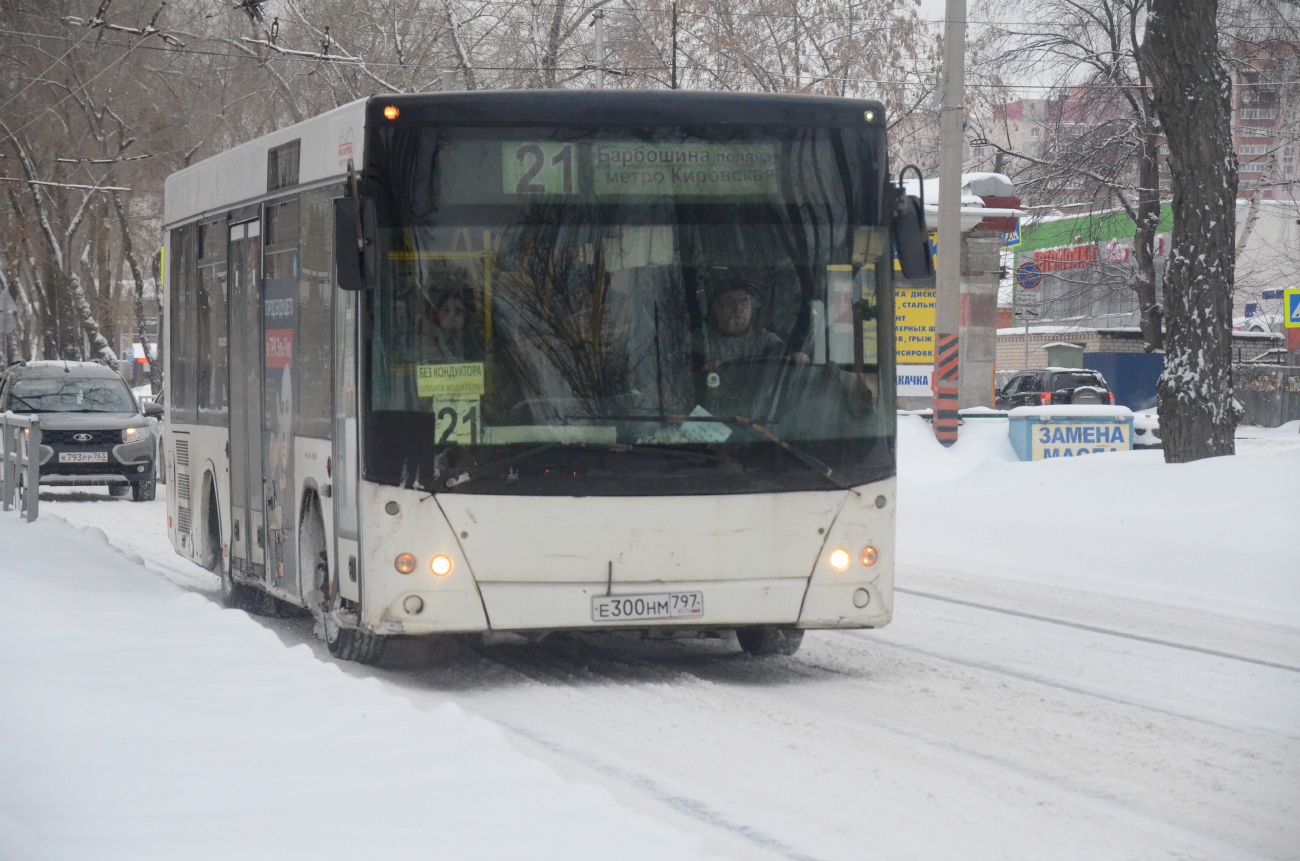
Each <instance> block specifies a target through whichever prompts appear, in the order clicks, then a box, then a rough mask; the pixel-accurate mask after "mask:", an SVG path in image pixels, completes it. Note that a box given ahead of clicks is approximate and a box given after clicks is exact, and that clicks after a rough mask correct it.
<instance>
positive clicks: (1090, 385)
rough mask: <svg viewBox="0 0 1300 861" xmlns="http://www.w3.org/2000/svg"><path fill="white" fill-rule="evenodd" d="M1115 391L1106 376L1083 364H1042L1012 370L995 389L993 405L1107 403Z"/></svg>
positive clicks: (1010, 406)
mask: <svg viewBox="0 0 1300 861" xmlns="http://www.w3.org/2000/svg"><path fill="white" fill-rule="evenodd" d="M1114 403H1115V395H1114V394H1113V393H1112V392H1111V390H1110V386H1108V385H1106V378H1105V377H1103V376H1102V375H1101V374H1099V373H1097V372H1096V371H1089V370H1086V369H1084V368H1044V369H1043V370H1041V371H1025V372H1024V373H1021V374H1016V375H1015V376H1014V377H1012V378H1011V379H1010V380H1008V381H1007V384H1006V385H1005V386H1003V387H1002V389H1001V390H1000V391H999V392H998V398H997V408H998V409H1000V410H1009V409H1011V408H1013V407H1048V406H1056V405H1059V404H1091V405H1093V406H1097V405H1100V406H1110V405H1112V404H1114Z"/></svg>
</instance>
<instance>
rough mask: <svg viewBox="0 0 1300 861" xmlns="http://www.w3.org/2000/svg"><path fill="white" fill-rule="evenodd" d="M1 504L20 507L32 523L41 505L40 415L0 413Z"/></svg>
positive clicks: (7, 508) (7, 507)
mask: <svg viewBox="0 0 1300 861" xmlns="http://www.w3.org/2000/svg"><path fill="white" fill-rule="evenodd" d="M0 504H3V508H4V510H5V511H10V510H12V509H13V508H15V507H17V508H18V509H19V513H20V514H23V515H25V516H26V517H27V522H28V523H31V522H32V521H33V520H35V519H36V517H37V515H38V514H40V506H41V419H40V416H36V415H24V416H20V415H16V414H15V413H12V412H6V413H4V414H2V415H0Z"/></svg>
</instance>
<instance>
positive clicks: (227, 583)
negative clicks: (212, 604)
mask: <svg viewBox="0 0 1300 861" xmlns="http://www.w3.org/2000/svg"><path fill="white" fill-rule="evenodd" d="M212 571H213V573H214V574H216V575H217V576H218V577H220V578H221V603H222V604H223V605H225V606H226V607H229V608H230V609H232V610H246V611H248V612H250V613H255V612H257V605H258V599H259V597H260V594H259V593H258V590H256V589H254V588H253V587H252V586H246V585H244V584H243V583H239V582H237V581H236V580H235V578H234V576H233V575H232V574H231V573H230V568H229V567H227V566H226V565H225V564H223V562H222V559H221V557H220V556H218V557H217V561H216V564H215V565H213V567H212Z"/></svg>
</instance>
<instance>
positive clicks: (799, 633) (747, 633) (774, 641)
mask: <svg viewBox="0 0 1300 861" xmlns="http://www.w3.org/2000/svg"><path fill="white" fill-rule="evenodd" d="M736 639H737V640H739V641H740V648H742V649H744V650H745V654H747V655H754V656H755V657H760V656H766V655H793V654H794V653H795V652H797V651H799V646H800V644H802V643H803V630H802V629H800V628H769V627H763V628H737V629H736Z"/></svg>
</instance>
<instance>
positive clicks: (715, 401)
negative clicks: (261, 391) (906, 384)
mask: <svg viewBox="0 0 1300 861" xmlns="http://www.w3.org/2000/svg"><path fill="white" fill-rule="evenodd" d="M882 147H883V140H877V139H876V138H873V137H872V136H871V134H869V133H868V131H867V130H866V129H862V130H856V129H855V130H849V129H842V128H808V127H801V128H793V127H745V126H726V127H717V128H705V129H701V128H690V129H686V128H656V129H618V128H608V127H594V128H585V129H583V128H577V129H575V128H556V127H550V128H537V127H527V128H519V129H502V128H463V127H461V128H457V127H447V126H435V125H409V126H402V125H395V126H393V127H390V128H384V129H381V130H379V131H378V132H376V133H375V134H374V135H373V136H372V138H371V143H370V144H369V148H370V152H371V154H370V156H369V159H370V161H369V171H368V173H367V177H366V179H367V183H366V184H367V193H368V194H369V195H370V196H371V197H372V198H374V199H375V201H376V208H377V213H378V222H379V236H378V244H379V252H380V253H379V260H380V270H381V271H380V279H379V284H378V287H377V289H376V291H375V292H374V294H373V297H372V307H371V312H372V320H373V330H372V331H373V335H372V337H371V339H370V355H369V365H368V368H369V371H368V376H369V381H370V391H369V420H370V424H369V431H368V435H367V451H368V458H367V466H368V469H367V472H368V475H369V477H372V478H374V479H375V480H379V481H385V482H391V483H404V484H412V485H417V486H421V487H426V488H429V489H436V490H439V491H445V490H447V489H450V488H449V487H448V485H447V480H448V478H449V477H452V478H454V477H455V476H456V475H458V474H460V475H464V474H466V473H464V472H463V469H464V468H466V467H469V466H471V465H472V466H475V467H481V466H483V465H485V464H486V465H487V466H488V467H489V468H488V469H487V470H486V471H484V470H478V471H476V472H475V475H478V474H479V473H480V472H486V474H485V475H484V480H483V481H478V480H476V481H475V482H474V483H473V486H469V485H467V486H466V487H465V489H464V490H465V492H471V491H472V492H480V493H488V492H497V493H500V492H512V493H514V492H517V493H561V492H563V493H637V492H643V493H691V492H728V491H730V492H745V491H753V490H757V489H766V490H783V489H789V490H794V489H807V488H816V489H824V488H826V486H827V485H826V484H825V482H824V477H819V476H818V474H817V470H810V469H809V467H808V465H807V462H806V461H805V460H801V459H800V458H798V457H791V456H790V447H791V446H793V447H794V448H795V450H796V451H798V452H799V453H801V454H805V453H806V454H807V455H808V456H809V457H810V458H812V460H813V462H814V463H824V464H826V465H827V466H829V467H830V468H831V469H833V470H835V471H837V473H839V474H842V475H843V476H845V478H846V480H848V481H851V482H853V483H855V484H856V483H863V482H865V481H869V480H877V479H879V478H881V477H884V476H886V475H889V474H892V472H893V454H892V452H893V444H892V434H893V427H894V419H893V415H894V405H893V379H894V372H893V367H892V350H890V349H888V347H890V346H891V345H892V343H893V337H892V314H891V313H890V312H891V309H892V301H891V300H890V299H889V295H890V294H889V292H888V291H889V289H890V286H889V278H888V275H889V272H888V271H887V270H886V268H885V266H886V264H887V263H888V261H889V260H890V257H889V253H888V233H887V231H886V230H885V229H884V228H883V227H882V226H880V221H881V219H880V214H879V209H880V200H879V198H880V189H881V186H882V184H883V176H884V163H883V159H884V156H883V149H882ZM880 345H883V346H884V347H885V348H886V349H882V350H881V349H878V347H879V346H880ZM783 444H784V445H783ZM534 451H535V452H538V453H537V454H536V455H533V454H531V452H534ZM692 455H693V456H692ZM494 462H500V463H501V464H502V468H501V469H500V470H499V471H495V472H494V471H493V470H492V469H491V468H490V467H491V465H492V464H493V463H494ZM560 474H563V475H564V480H563V481H562V482H558V483H557V476H559V475H560ZM453 486H454V485H453ZM562 488H567V489H562Z"/></svg>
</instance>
